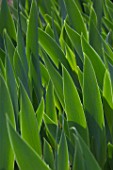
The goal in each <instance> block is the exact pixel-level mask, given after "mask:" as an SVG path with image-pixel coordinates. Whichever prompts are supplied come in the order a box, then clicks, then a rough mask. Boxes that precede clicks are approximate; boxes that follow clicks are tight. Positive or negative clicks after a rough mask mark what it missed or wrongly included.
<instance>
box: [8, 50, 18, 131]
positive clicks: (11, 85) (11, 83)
mask: <svg viewBox="0 0 113 170" xmlns="http://www.w3.org/2000/svg"><path fill="white" fill-rule="evenodd" d="M6 79H7V85H8V89H9V92H10V97H11V100H12V104H13V108H14V113H15V120H16V125H17V128H18V96H17V84H16V80H15V76H14V71H13V68H12V66H11V63H10V60H9V56H8V53H7V50H6Z"/></svg>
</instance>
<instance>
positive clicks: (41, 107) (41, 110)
mask: <svg viewBox="0 0 113 170" xmlns="http://www.w3.org/2000/svg"><path fill="white" fill-rule="evenodd" d="M43 115H44V99H43V98H42V99H41V102H40V104H39V106H38V109H37V111H36V117H37V122H38V133H39V132H40V128H41V125H42V119H43Z"/></svg>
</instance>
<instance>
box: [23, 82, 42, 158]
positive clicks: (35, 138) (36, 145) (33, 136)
mask: <svg viewBox="0 0 113 170" xmlns="http://www.w3.org/2000/svg"><path fill="white" fill-rule="evenodd" d="M20 87H21V97H22V99H21V114H20V124H21V133H22V137H23V139H25V141H26V142H27V143H28V144H29V145H30V146H31V147H32V148H33V149H34V150H35V151H36V152H37V153H38V154H39V155H41V143H40V135H39V134H38V132H37V119H36V115H35V112H34V109H33V106H32V104H31V102H30V99H29V97H28V95H27V93H26V91H25V89H24V87H23V85H22V84H21V86H20Z"/></svg>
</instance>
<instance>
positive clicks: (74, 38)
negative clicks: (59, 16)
mask: <svg viewBox="0 0 113 170" xmlns="http://www.w3.org/2000/svg"><path fill="white" fill-rule="evenodd" d="M65 29H66V32H67V35H68V36H69V38H70V40H71V42H72V44H73V46H74V48H75V50H76V52H77V53H78V55H79V57H80V59H81V60H83V52H82V47H81V38H80V35H79V34H78V33H77V32H76V31H75V30H74V29H72V28H71V27H70V26H69V25H68V24H67V23H66V22H65Z"/></svg>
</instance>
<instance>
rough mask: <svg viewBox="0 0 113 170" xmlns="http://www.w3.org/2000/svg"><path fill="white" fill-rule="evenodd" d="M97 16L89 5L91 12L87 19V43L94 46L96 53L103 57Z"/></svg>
mask: <svg viewBox="0 0 113 170" xmlns="http://www.w3.org/2000/svg"><path fill="white" fill-rule="evenodd" d="M97 23H98V22H97V16H96V13H95V11H94V9H93V7H91V14H90V19H89V25H90V26H89V43H90V45H91V46H92V47H93V48H94V50H95V51H96V52H97V53H98V55H99V56H100V57H101V58H102V59H103V52H102V39H101V36H100V34H99V31H98V26H97Z"/></svg>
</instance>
